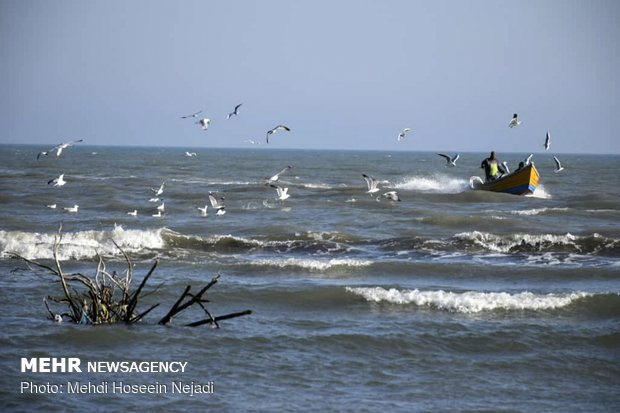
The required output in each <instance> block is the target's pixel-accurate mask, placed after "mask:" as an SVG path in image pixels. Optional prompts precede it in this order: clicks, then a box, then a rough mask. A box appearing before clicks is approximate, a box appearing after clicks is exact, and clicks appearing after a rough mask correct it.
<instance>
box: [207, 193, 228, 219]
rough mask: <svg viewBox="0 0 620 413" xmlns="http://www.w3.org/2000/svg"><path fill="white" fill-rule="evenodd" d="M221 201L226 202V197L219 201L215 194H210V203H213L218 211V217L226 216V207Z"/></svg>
mask: <svg viewBox="0 0 620 413" xmlns="http://www.w3.org/2000/svg"><path fill="white" fill-rule="evenodd" d="M220 201H224V197H221V198H220V199H219V200H218V199H217V198H216V197H215V195H214V194H213V192H209V202H211V206H212V207H213V208H215V209H216V210H217V212H216V214H217V215H224V214H225V213H226V207H225V206H224V204H223V203H222V202H220Z"/></svg>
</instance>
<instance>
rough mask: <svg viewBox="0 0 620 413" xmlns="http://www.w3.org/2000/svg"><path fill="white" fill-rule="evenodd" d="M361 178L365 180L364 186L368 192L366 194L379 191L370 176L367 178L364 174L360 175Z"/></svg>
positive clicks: (375, 182)
mask: <svg viewBox="0 0 620 413" xmlns="http://www.w3.org/2000/svg"><path fill="white" fill-rule="evenodd" d="M362 176H363V177H364V179H365V180H366V185H368V191H366V192H368V193H369V194H372V193H374V192H377V191H379V188H377V184H378V182H377V181H376V180H375V179H374V178H373V177H372V176H368V175H366V174H362Z"/></svg>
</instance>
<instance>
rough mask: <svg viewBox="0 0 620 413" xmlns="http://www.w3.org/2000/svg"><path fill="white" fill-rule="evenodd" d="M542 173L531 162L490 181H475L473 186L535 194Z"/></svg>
mask: <svg viewBox="0 0 620 413" xmlns="http://www.w3.org/2000/svg"><path fill="white" fill-rule="evenodd" d="M539 177H540V175H539V174H538V171H537V170H536V167H535V166H534V164H529V165H527V166H525V167H523V168H521V169H519V170H517V171H515V172H513V173H511V174H509V175H506V176H503V177H501V178H499V179H496V180H494V181H490V182H481V181H478V182H475V183H474V184H473V185H472V187H473V189H476V190H482V191H492V192H504V193H508V194H515V195H528V194H533V193H534V191H535V190H536V187H537V186H538V179H539Z"/></svg>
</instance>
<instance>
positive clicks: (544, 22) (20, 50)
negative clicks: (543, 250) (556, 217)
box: [0, 0, 620, 153]
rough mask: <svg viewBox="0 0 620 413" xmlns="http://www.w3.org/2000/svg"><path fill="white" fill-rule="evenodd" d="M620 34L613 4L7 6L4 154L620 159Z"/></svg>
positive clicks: (2, 69)
mask: <svg viewBox="0 0 620 413" xmlns="http://www.w3.org/2000/svg"><path fill="white" fill-rule="evenodd" d="M618 21H620V2H618V1H613V0H609V1H604V0H594V1H581V0H577V1H573V0H561V1H555V0H544V1H540V0H536V1H514V0H512V1H500V0H498V1H470V0H468V1H457V0H454V1H441V0H440V1H430V0H429V1H415V0H410V1H407V0H403V1H397V0H392V1H390V0H387V1H361V0H351V1H349V0H346V1H337V0H329V1H324V0H312V1H305V0H304V1H291V0H282V1H270V0H264V1H245V0H237V1H230V2H229V1H169V0H166V1H158V0H155V1H154V0H148V1H78V0H72V1H37V0H27V1H22V0H0V61H1V62H2V63H1V64H0V79H1V90H2V93H0V125H2V131H1V132H0V143H29V144H30V143H32V144H43V145H48V144H49V145H54V144H56V143H59V142H62V141H65V140H71V139H79V138H83V139H84V144H91V145H156V146H160V145H161V146H181V147H248V146H249V144H247V143H245V142H244V141H245V140H247V139H255V140H259V141H262V142H263V144H262V145H261V147H262V148H308V149H315V148H316V149H385V150H422V151H427V150H430V151H450V152H457V151H484V152H486V151H488V150H490V149H495V150H497V151H499V152H539V151H542V150H543V147H542V145H543V141H544V137H545V133H546V132H547V130H549V131H550V132H551V135H552V139H553V141H552V147H551V151H552V152H554V153H567V152H570V153H607V152H612V153H620V140H619V139H618V132H617V127H618V122H617V121H616V119H617V117H618V114H619V113H620V104H619V103H618V102H619V101H620V85H619V83H618V79H619V77H620V53H619V51H620V25H618ZM238 103H243V106H241V108H240V114H239V116H237V117H234V118H232V119H230V120H227V119H226V115H227V114H228V112H230V111H231V110H232V109H233V108H234V106H235V105H236V104H238ZM198 110H202V111H203V113H202V115H205V116H206V117H209V118H211V120H212V121H211V126H210V128H209V130H207V131H202V130H201V129H200V126H198V125H196V124H194V123H193V122H192V120H182V119H180V116H181V115H185V114H188V113H192V112H194V111H198ZM513 113H518V114H519V117H520V118H521V119H522V121H523V123H522V125H520V126H519V127H516V128H513V129H510V128H508V122H509V121H510V118H511V117H512V114H513ZM278 124H284V125H287V126H289V127H290V128H291V132H288V133H287V132H284V131H279V132H278V133H276V134H275V135H273V136H272V137H271V138H270V144H269V146H266V145H265V144H264V140H265V133H266V131H267V130H268V129H271V128H272V127H274V126H276V125H278ZM405 127H409V128H411V129H412V130H411V132H409V134H408V135H407V137H406V138H405V139H404V140H403V141H401V142H398V141H397V139H396V137H397V135H398V133H399V132H400V131H401V130H402V129H403V128H405Z"/></svg>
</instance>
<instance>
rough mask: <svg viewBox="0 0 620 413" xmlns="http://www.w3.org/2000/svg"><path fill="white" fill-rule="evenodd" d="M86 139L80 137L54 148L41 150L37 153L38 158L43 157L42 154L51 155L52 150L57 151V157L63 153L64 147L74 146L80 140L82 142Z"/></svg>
mask: <svg viewBox="0 0 620 413" xmlns="http://www.w3.org/2000/svg"><path fill="white" fill-rule="evenodd" d="M83 140H84V139H78V140H76V141H69V142H63V143H61V144H59V145H56V146H54V147H53V148H52V149H49V150H47V151H43V152H39V154H38V155H37V159H39V158H40V157H41V155H45V156H47V155H49V154H50V152H54V151H56V157H59V156H60V154H61V153H62V150H63V149H66V148H68V147H69V146H73V145H74V144H76V143H78V142H82V141H83Z"/></svg>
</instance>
